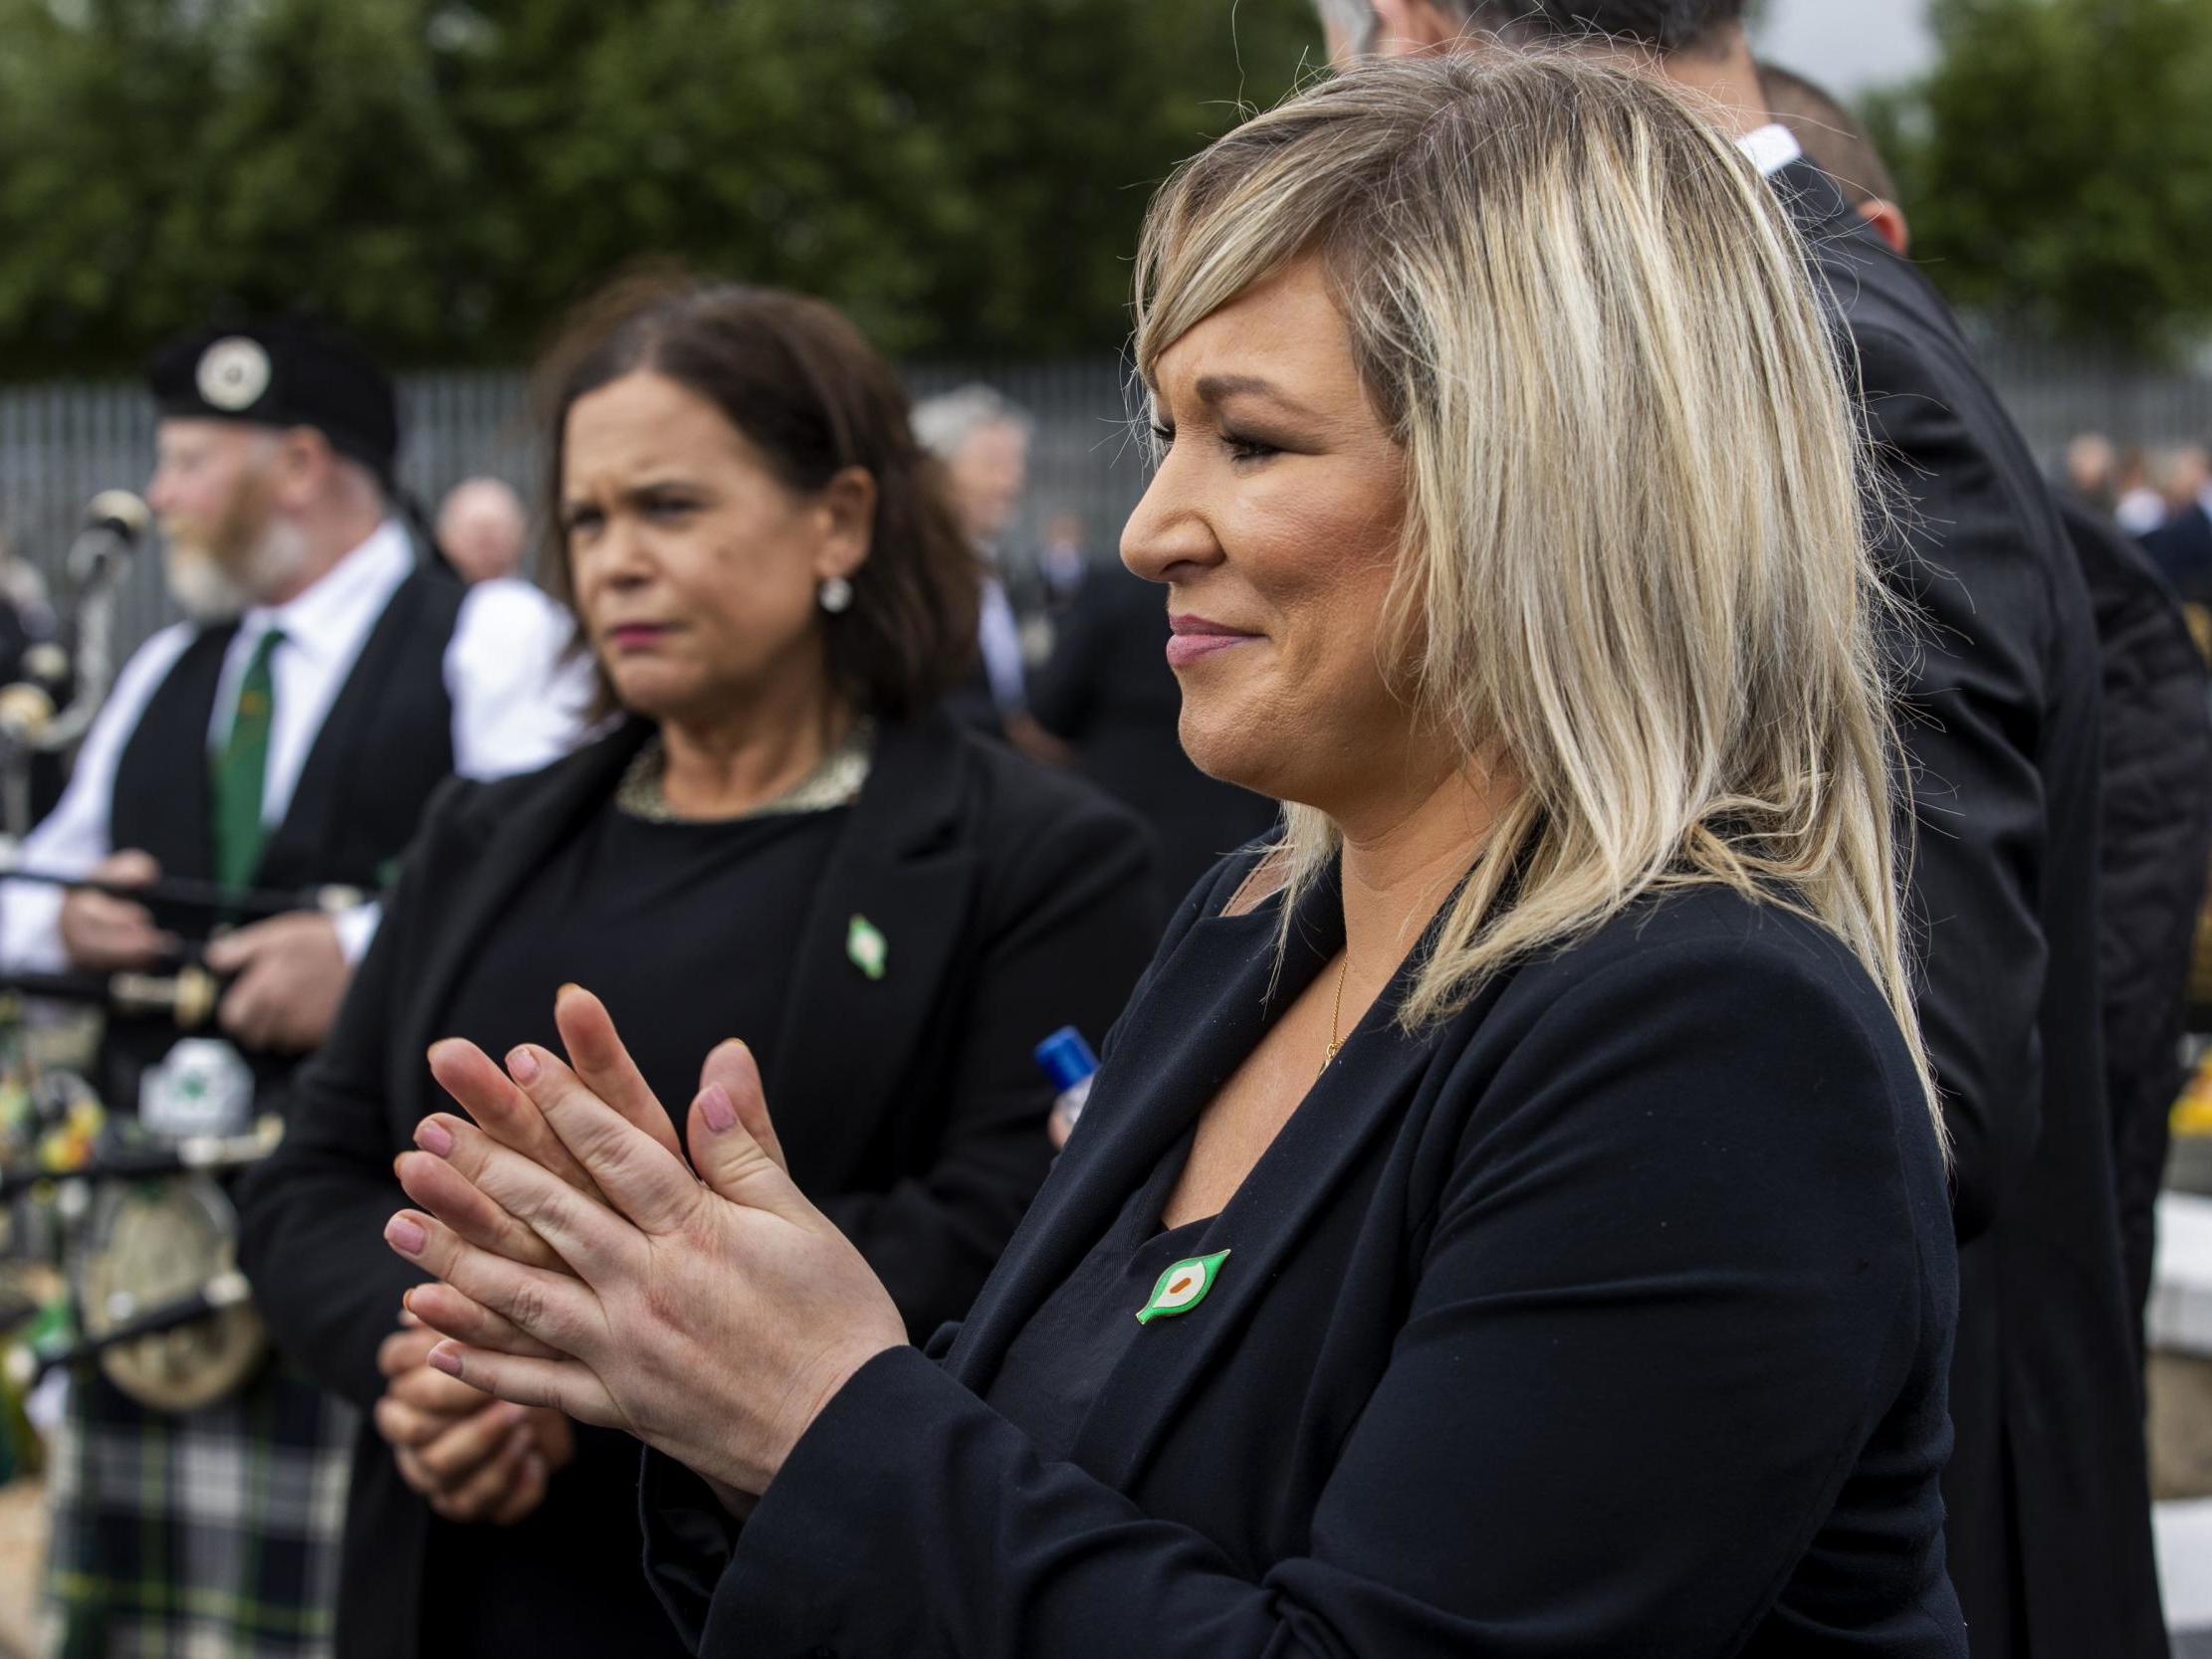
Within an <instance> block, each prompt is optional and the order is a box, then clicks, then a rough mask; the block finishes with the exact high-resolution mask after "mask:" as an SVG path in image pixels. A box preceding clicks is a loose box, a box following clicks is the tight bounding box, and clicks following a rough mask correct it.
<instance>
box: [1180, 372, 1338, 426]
mask: <svg viewBox="0 0 2212 1659" xmlns="http://www.w3.org/2000/svg"><path fill="white" fill-rule="evenodd" d="M1192 389H1193V390H1194V391H1195V392H1196V393H1197V394H1198V398H1199V401H1200V402H1202V403H1208V404H1220V403H1223V402H1226V401H1227V400H1228V399H1229V398H1232V397H1262V398H1265V399H1266V400H1267V401H1268V402H1270V403H1272V404H1274V405H1275V406H1276V407H1277V408H1279V409H1281V410H1283V411H1284V413H1286V414H1292V415H1305V416H1309V417H1310V416H1311V415H1312V414H1313V411H1312V410H1310V409H1308V408H1307V407H1306V406H1305V405H1304V404H1302V403H1300V402H1299V401H1298V400H1297V399H1296V398H1294V397H1292V396H1291V395H1290V394H1289V393H1288V392H1286V391H1284V390H1283V389H1282V388H1281V387H1280V386H1277V385H1276V384H1275V383H1274V382H1273V381H1272V380H1267V379H1263V378H1261V377H1260V376H1259V375H1256V374H1209V375H1206V376H1204V377H1203V378H1202V379H1201V380H1200V381H1199V382H1198V384H1197V385H1196V386H1194V387H1193V388H1192Z"/></svg>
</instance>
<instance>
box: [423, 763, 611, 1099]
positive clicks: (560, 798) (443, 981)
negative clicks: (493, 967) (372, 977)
mask: <svg viewBox="0 0 2212 1659" xmlns="http://www.w3.org/2000/svg"><path fill="white" fill-rule="evenodd" d="M652 732H653V727H652V726H651V725H650V723H648V722H645V721H629V722H626V723H625V724H624V725H623V726H620V727H618V728H617V729H616V730H615V731H613V732H612V733H611V734H609V735H608V736H606V737H604V738H602V739H600V740H599V741H598V742H596V743H593V744H591V745H590V746H589V747H587V748H584V749H582V750H580V751H578V752H577V753H576V754H574V755H573V756H571V757H570V758H569V759H567V760H565V761H562V762H561V763H560V769H561V772H562V774H563V775H562V776H561V777H560V779H559V786H558V787H557V788H551V789H549V790H548V791H547V792H546V794H545V795H543V796H542V797H540V798H539V799H538V800H537V801H536V802H535V803H534V804H533V805H532V807H531V808H530V810H528V811H526V812H524V813H522V814H520V815H518V816H516V817H514V818H511V819H508V820H506V821H504V822H500V823H495V824H493V825H491V826H489V828H488V835H489V837H490V841H489V845H487V846H486V847H485V849H484V852H483V855H482V857H481V859H480V860H479V861H478V863H477V866H476V869H475V871H474V872H473V873H472V875H471V877H470V879H469V880H468V881H466V882H464V883H462V884H461V885H460V887H459V889H458V891H457V892H455V894H454V905H453V909H452V912H451V913H450V914H449V915H448V916H447V917H446V918H445V919H444V921H443V923H442V925H441V926H440V928H439V930H438V935H437V938H436V939H435V941H434V942H433V943H432V946H431V950H430V954H429V956H428V957H427V959H426V961H425V963H424V967H423V972H422V976H421V978H420V979H418V980H417V981H416V982H415V984H414V986H413V987H412V995H411V997H410V1000H409V1004H408V1008H407V1013H406V1017H405V1019H404V1021H403V1022H402V1025H401V1030H402V1040H401V1042H400V1045H399V1048H398V1050H397V1054H396V1056H395V1063H394V1067H393V1071H394V1074H395V1087H394V1089H393V1092H392V1104H393V1107H394V1109H395V1114H396V1122H397V1123H398V1124H399V1125H400V1126H401V1128H402V1132H403V1133H405V1134H410V1135H411V1132H412V1130H413V1126H414V1125H415V1123H416V1122H417V1121H418V1120H420V1119H421V1117H422V1116H423V1114H424V1113H425V1112H428V1111H432V1110H435V1108H434V1107H432V1106H431V1105H429V1104H428V1102H429V1091H430V1073H429V1069H428V1068H427V1067H425V1066H424V1065H422V1064H421V1055H422V1052H423V1050H425V1049H426V1048H428V1047H429V1046H430V1045H431V1044H432V1043H434V1042H436V1041H437V1040H438V1039H439V1038H440V1037H444V1036H447V1035H450V1033H448V1032H445V1031H441V1030H439V1029H437V1025H438V1021H439V1019H440V1018H441V1011H442V1010H443V1009H445V1008H446V1007H448V1006H449V1005H450V1004H451V1002H452V1000H453V988H454V985H455V984H456V983H457V982H458V981H459V979H460V977H461V970H462V969H463V968H464V967H465V966H466V965H467V964H468V960H469V956H470V954H471V953H472V952H473V951H474V950H475V949H476V947H477V945H478V943H479V942H480V941H481V940H482V939H483V937H484V934H485V933H486V932H487V931H488V930H489V929H490V928H491V926H492V923H493V922H494V921H495V920H496V919H497V917H498V916H499V913H500V911H501V910H502V909H503V908H504V907H505V906H506V905H507V903H508V901H509V900H511V899H512V898H514V896H515V893H516V891H517V889H519V888H520V887H521V886H522V884H523V883H524V882H525V881H526V880H527V879H528V878H529V877H530V875H531V874H532V873H533V872H534V871H536V870H537V869H538V868H539V867H540V866H541V865H543V864H544V863H545V861H546V858H547V856H548V855H549V854H550V853H551V852H552V851H553V848H554V847H555V846H557V845H558V844H559V843H560V841H561V840H562V839H563V838H564V837H566V836H568V835H570V834H572V833H574V831H575V827H576V824H577V822H578V821H579V820H580V819H581V818H582V817H583V816H584V815H586V814H587V813H590V812H592V811H595V810H596V809H597V808H598V807H599V806H600V805H602V804H603V803H604V802H605V801H606V799H607V798H608V797H609V796H610V795H612V794H613V792H614V788H615V784H616V782H617V781H618V780H619V779H620V777H621V775H622V770H623V768H624V767H625V766H627V765H628V764H629V763H630V758H631V756H633V755H634V754H636V753H637V751H638V749H640V748H641V747H643V746H644V743H645V740H646V738H648V737H649V736H651V735H652Z"/></svg>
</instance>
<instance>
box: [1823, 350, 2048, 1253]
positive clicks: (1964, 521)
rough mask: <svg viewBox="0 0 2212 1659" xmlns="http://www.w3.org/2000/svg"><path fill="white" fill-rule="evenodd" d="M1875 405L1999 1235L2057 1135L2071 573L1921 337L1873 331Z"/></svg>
mask: <svg viewBox="0 0 2212 1659" xmlns="http://www.w3.org/2000/svg"><path fill="white" fill-rule="evenodd" d="M1858 343H1859V351H1860V368H1861V374H1862V377H1863V381H1864V385H1865V390H1866V399H1867V412H1868V418H1869V421H1870V423H1871V425H1872V427H1873V429H1874V436H1875V440H1876V442H1877V444H1878V445H1880V448H1881V452H1882V454H1883V456H1884V458H1885V460H1886V463H1887V465H1888V468H1889V472H1890V481H1891V483H1892V484H1893V485H1894V486H1895V488H1896V489H1897V490H1899V491H1900V492H1901V493H1902V494H1903V495H1904V496H1905V497H1907V498H1908V506H1907V507H1906V509H1905V511H1904V514H1903V521H1902V524H1901V526H1900V529H1899V533H1898V536H1897V537H1895V538H1893V542H1895V541H1901V545H1894V544H1893V545H1892V546H1891V547H1890V548H1889V549H1888V552H1889V556H1890V558H1891V560H1892V567H1891V570H1890V572H1889V584H1890V587H1891V589H1892V591H1893V592H1895V593H1896V594H1897V595H1898V596H1899V597H1901V598H1903V599H1904V600H1906V601H1907V603H1908V605H1909V606H1910V607H1911V609H1912V610H1913V611H1914V612H1916V613H1917V614H1915V615H1912V616H1910V617H1907V618H1904V619H1900V621H1899V623H1898V624H1897V626H1896V628H1895V630H1894V632H1893V637H1892V641H1891V644H1892V655H1893V657H1894V658H1895V660H1896V662H1897V666H1898V668H1899V669H1900V671H1901V681H1902V686H1901V691H1902V700H1901V701H1902V708H1901V709H1900V712H1899V727H1900V735H1901V737H1902V739H1903V745H1904V750H1905V756H1906V760H1907V762H1908V766H1909V783H1910V787H1911V791H1912V820H1911V824H1910V826H1909V827H1910V832H1911V834H1910V845H1909V847H1908V848H1907V849H1906V851H1907V856H1908V857H1909V859H1910V861H1911V862H1910V871H1911V885H1910V903H1909V907H1908V912H1909V915H1908V921H1909V923H1910V926H1911V928H1912V931H1913V933H1914V935H1915V942H1916V943H1917V945H1918V952H1917V954H1918V956H1919V963H1920V975H1919V990H1920V995H1919V1009H1920V1023H1921V1028H1922V1032H1923V1034H1924V1036H1925V1039H1926V1042H1927V1047H1928V1054H1929V1058H1930V1060H1931V1061H1932V1062H1933V1065H1934V1070H1935V1075H1936V1081H1937V1084H1938V1086H1939V1088H1940V1089H1941V1090H1942V1096H1943V1111H1944V1117H1945V1120H1946V1121H1947V1123H1948V1125H1949V1127H1950V1133H1951V1143H1952V1148H1953V1158H1954V1166H1953V1173H1952V1182H1953V1204H1954V1217H1955V1225H1956V1227H1957V1230H1958V1236H1959V1238H1960V1239H1961V1240H1965V1239H1970V1238H1972V1237H1974V1236H1975V1235H1977V1234H1979V1233H1980V1232H1982V1231H1984V1230H1985V1229H1986V1228H1987V1227H1988V1226H1989V1225H1990V1223H1991V1221H1992V1220H1993V1218H1994V1216H1995V1213H1996V1211H1997V1210H1998V1209H1999V1207H2000V1206H2001V1204H2002V1201H2003V1195H2004V1193H2005V1192H2006V1191H2007V1190H2008V1189H2009V1188H2010V1187H2011V1186H2012V1184H2013V1183H2014V1181H2015V1179H2016V1178H2017V1176H2018V1173H2019V1171H2020V1170H2021V1169H2022V1168H2023V1167H2024V1166H2025V1165H2026V1164H2027V1161H2028V1159H2029V1157H2030V1155H2031V1154H2032V1153H2033V1152H2034V1149H2035V1146H2036V1142H2037V1140H2038V1139H2039V1137H2040V1135H2041V1133H2042V1107H2041V1103H2042V1099H2043V1080H2044V1052H2043V1035H2042V1029H2041V1023H2040V1017H2041V1010H2042V1003H2043V995H2044V979H2045V974H2046V971H2047V968H2048V962H2049V947H2048V942H2047V940H2046V938H2045V934H2044V929H2043V922H2042V904H2043V886H2042V884H2043V880H2044V860H2045V855H2046V848H2047V843H2048V837H2047V833H2046V826H2047V819H2046V812H2047V807H2048V804H2049V803H2048V802H2047V799H2046V793H2045V787H2044V779H2043V772H2042V769H2041V765H2040V761H2041V757H2042V753H2043V747H2044V744H2045V742H2046V739H2047V736H2048V730H2047V709H2048V705H2049V694H2050V686H2049V680H2050V677H2051V670H2050V668H2049V666H2048V664H2049V662H2050V655H2049V653H2050V649H2051V647H2050V636H2051V630H2052V628H2053V626H2054V613H2055V605H2054V600H2053V595H2052V586H2051V584H2052V581H2053V579H2054V572H2053V571H2051V570H2050V569H2049V568H2047V561H2046V560H2044V559H2042V558H2039V556H2038V547H2039V544H2040V543H2042V542H2044V541H2047V540H2051V539H2052V537H2050V536H2047V535H2046V534H2045V533H2044V530H2045V526H2043V525H2042V524H2040V523H2039V522H2038V519H2039V518H2040V517H2041V516H2042V515H2043V513H2044V511H2045V508H2044V504H2043V503H2041V502H2040V501H2035V500H2029V499H2025V498H2024V497H2023V495H2022V494H2021V486H2020V481H2018V480H2015V479H2012V478H2010V477H2008V476H2007V474H2006V472H2005V470H2004V469H2003V468H2002V467H2001V466H2000V465H1999V463H1998V461H1997V459H1996V458H1995V456H1994V455H1993V454H1992V453H1991V451H1990V449H1989V448H1988V447H1987V446H1986V445H1985V444H1984V443H1983V442H1982V441H1981V439H1980V438H1979V437H1978V436H1977V435H1976V433H1975V432H1974V430H1973V428H1972V425H1971V424H1970V423H1969V422H1968V421H1966V420H1963V419H1961V418H1960V417H1959V415H1958V414H1957V413H1956V412H1955V410H1954V407H1953V405H1955V404H1956V403H1958V402H1959V401H1961V400H1960V399H1957V398H1946V397H1945V396H1943V395H1942V394H1941V393H1940V392H1939V391H1938V390H1936V389H1934V388H1933V387H1932V386H1931V383H1930V376H1929V374H1928V371H1927V369H1926V368H1925V366H1924V365H1923V364H1922V363H1921V361H1920V360H1919V357H1918V354H1916V353H1915V351H1914V350H1913V348H1912V347H1910V346H1909V345H1908V344H1907V343H1906V342H1905V341H1903V340H1901V339H1897V338H1893V337H1891V336H1889V335H1887V334H1885V333H1882V332H1880V331H1879V330H1866V329H1862V330H1861V331H1860V333H1859V335H1858Z"/></svg>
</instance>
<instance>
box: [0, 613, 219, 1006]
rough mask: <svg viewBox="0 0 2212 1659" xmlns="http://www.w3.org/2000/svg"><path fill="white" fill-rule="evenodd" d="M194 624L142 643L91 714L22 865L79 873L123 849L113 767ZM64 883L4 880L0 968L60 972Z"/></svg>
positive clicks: (65, 960)
mask: <svg viewBox="0 0 2212 1659" xmlns="http://www.w3.org/2000/svg"><path fill="white" fill-rule="evenodd" d="M191 640H192V630H191V629H190V628H189V627H188V626H186V625H184V624H182V623H178V624H175V625H172V626H170V627H167V628H164V629H162V630H161V631H160V632H159V633H157V634H155V635H154V636H153V637H152V638H151V639H149V640H147V641H146V643H145V644H144V645H142V646H140V647H139V648H138V650H137V652H136V653H135V654H134V655H133V656H132V657H131V659H130V661H129V662H127V663H125V664H124V665H123V669H122V673H121V674H119V675H117V676H116V677H115V685H114V690H113V692H112V693H111V695H110V697H109V699H108V701H107V702H106V703H105V704H103V705H102V706H101V710H100V713H99V714H98V715H97V716H95V717H94V718H93V724H92V727H91V729H90V730H88V731H87V732H86V733H85V741H84V743H83V745H82V746H81V747H80V748H79V749H78V751H77V760H76V764H75V765H74V766H72V767H71V769H70V779H69V786H68V787H67V788H65V789H64V790H63V791H62V798H61V799H60V800H59V801H57V802H55V803H54V810H53V811H52V812H49V813H48V814H47V815H46V817H45V818H44V819H42V820H41V821H40V823H39V825H38V827H37V828H36V829H34V830H32V831H31V833H30V834H29V835H27V836H25V837H24V838H23V847H22V849H21V854H20V859H21V867H22V868H24V869H27V870H48V871H52V872H54V873H55V874H57V875H63V876H79V875H83V874H84V873H85V872H86V871H88V870H90V869H91V868H92V867H93V866H94V865H96V864H98V863H99V862H100V861H101V860H102V859H104V858H106V857H107V856H108V855H109V854H110V853H111V852H115V851H118V850H119V849H117V848H116V847H115V846H114V845H113V844H112V842H111V839H110V836H109V825H108V816H109V809H110V807H111V805H112V804H113V801H114V793H115V770H116V767H117V766H118V765H119V764H120V763H121V760H122V751H123V748H124V746H125V745H126V744H127V743H128V742H129V741H130V734H131V732H132V731H134V730H135V729H137V726H138V718H139V717H140V716H141V715H143V714H144V713H145V710H146V705H147V703H149V702H150V701H151V700H152V698H153V694H154V693H155V692H156V691H158V690H159V689H160V687H161V682H162V679H163V678H164V677H165V676H166V675H167V674H168V672H169V670H170V669H171V668H173V667H175V666H176V660H177V658H179V657H180V656H182V655H183V654H184V649H185V647H186V646H187V645H189V644H190V643H191ZM62 899H63V892H62V889H60V888H58V887H38V886H33V885H32V884H30V883H28V882H7V883H0V967H5V968H7V969H8V970H9V971H11V972H17V973H40V972H50V973H59V972H61V971H62V970H64V969H66V968H67V967H68V966H69V965H70V960H69V952H68V951H67V950H66V949H65V948H64V947H63V945H62Z"/></svg>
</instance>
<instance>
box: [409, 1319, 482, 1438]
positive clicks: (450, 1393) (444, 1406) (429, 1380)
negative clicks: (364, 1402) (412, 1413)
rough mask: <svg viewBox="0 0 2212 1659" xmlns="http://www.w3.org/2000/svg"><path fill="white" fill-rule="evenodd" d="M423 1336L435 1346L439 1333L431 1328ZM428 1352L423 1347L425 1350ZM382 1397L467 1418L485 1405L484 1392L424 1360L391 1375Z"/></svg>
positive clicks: (442, 1415) (440, 1414) (420, 1408)
mask: <svg viewBox="0 0 2212 1659" xmlns="http://www.w3.org/2000/svg"><path fill="white" fill-rule="evenodd" d="M425 1335H427V1336H428V1337H429V1338H430V1346H431V1347H432V1348H435V1347H437V1345H438V1342H439V1340H440V1338H441V1335H442V1334H441V1333H439V1332H436V1331H432V1332H427V1333H425ZM427 1351H428V1350H427V1349H425V1353H427ZM384 1398H386V1399H390V1400H397V1401H399V1402H400V1403H401V1404H402V1405H407V1406H412V1407H413V1408H414V1409H415V1410H417V1411H427V1412H429V1413H430V1414H431V1415H433V1416H437V1417H448V1418H451V1417H466V1416H467V1415H469V1413H470V1412H472V1411H480V1410H482V1409H483V1408H484V1395H483V1393H482V1392H481V1391H480V1390H478V1389H475V1388H471V1387H470V1386H469V1385H468V1384H467V1383H466V1382H463V1381H462V1380H461V1379H460V1378H458V1377H452V1376H448V1375H446V1374H445V1372H443V1371H440V1370H433V1369H432V1368H431V1367H430V1366H429V1365H428V1364H427V1363H425V1364H421V1365H418V1366H416V1367H415V1368H414V1369H413V1370H411V1371H408V1372H406V1373H405V1374H404V1375H401V1376H395V1377H393V1378H392V1379H391V1386H390V1387H388V1388H386V1389H385V1390H384Z"/></svg>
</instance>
